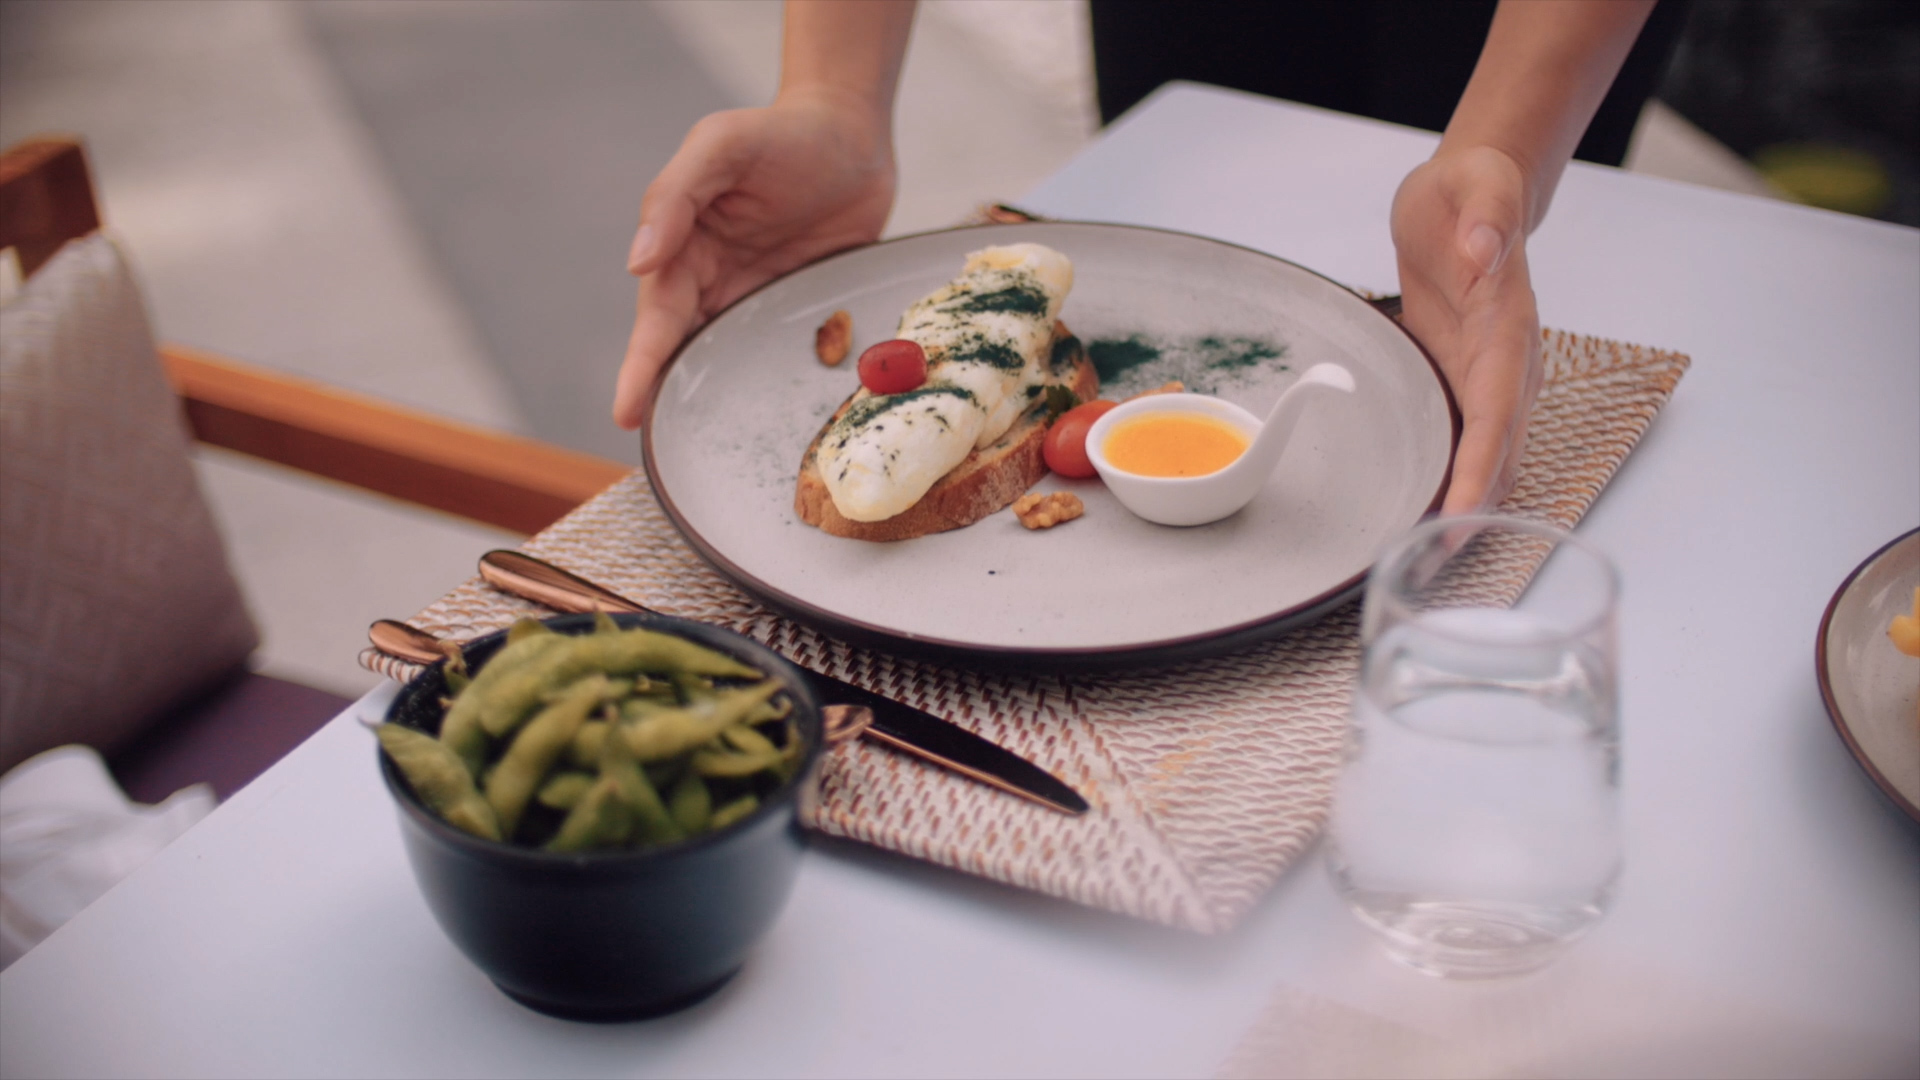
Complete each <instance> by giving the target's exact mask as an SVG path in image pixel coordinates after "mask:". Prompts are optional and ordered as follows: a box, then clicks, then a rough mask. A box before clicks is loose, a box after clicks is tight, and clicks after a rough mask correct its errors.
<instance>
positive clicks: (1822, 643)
mask: <svg viewBox="0 0 1920 1080" xmlns="http://www.w3.org/2000/svg"><path fill="white" fill-rule="evenodd" d="M1915 533H1920V528H1914V529H1908V530H1907V531H1906V532H1903V533H1901V534H1900V535H1899V536H1896V537H1894V538H1893V539H1891V540H1889V541H1887V542H1886V543H1884V544H1882V545H1880V547H1879V549H1878V550H1876V551H1875V552H1874V553H1873V554H1871V555H1869V556H1867V557H1866V558H1865V559H1863V560H1861V563H1860V565H1859V566H1856V567H1854V568H1853V573H1851V574H1848V575H1847V579H1846V580H1845V581H1842V582H1841V583H1840V587H1839V588H1838V589H1835V590H1834V591H1833V599H1831V600H1829V601H1827V610H1826V612H1825V613H1824V614H1822V615H1821V616H1820V632H1819V634H1817V635H1816V636H1815V637H1814V639H1813V670H1814V674H1815V675H1816V676H1817V677H1818V678H1819V680H1820V700H1821V702H1822V703H1824V704H1825V705H1826V707H1827V719H1829V720H1831V721H1833V730H1835V731H1837V732H1839V733H1840V741H1841V742H1843V743H1846V744H1847V752H1848V753H1850V754H1852V755H1853V760H1854V761H1856V762H1858V763H1859V765H1860V768H1861V769H1862V770H1864V771H1865V772H1866V774H1867V778H1868V779H1870V780H1872V781H1873V785H1874V786H1875V787H1877V788H1879V789H1880V793H1881V794H1882V795H1885V796H1886V797H1887V799H1888V800H1889V801H1891V802H1892V803H1893V805H1895V806H1897V807H1899V808H1900V809H1901V810H1903V811H1905V812H1906V815H1907V816H1908V817H1910V818H1912V819H1913V820H1914V821H1915V822H1916V823H1920V806H1915V805H1914V804H1913V800H1911V799H1909V798H1907V797H1906V796H1905V795H1903V794H1901V792H1900V790H1899V789H1898V788H1895V787H1894V786H1893V781H1891V780H1889V779H1887V775H1886V774H1885V773H1883V772H1881V771H1880V768H1879V766H1877V765H1875V764H1874V763H1873V758H1871V757H1869V756H1868V755H1867V751H1866V748H1865V747H1863V746H1861V745H1860V740H1858V739H1856V738H1854V735H1853V729H1852V728H1851V727H1849V726H1848V724H1847V718H1846V717H1845V716H1843V715H1841V712H1840V702H1839V701H1838V700H1836V699H1835V698H1834V696H1833V679H1832V677H1831V669H1830V668H1829V666H1828V663H1827V632H1828V630H1830V629H1831V628H1832V626H1833V613H1834V612H1835V611H1836V610H1838V609H1839V607H1840V601H1841V600H1842V599H1843V598H1844V597H1845V596H1846V595H1847V590H1849V589H1851V588H1853V583H1854V582H1855V581H1857V580H1859V578H1860V575H1861V574H1864V573H1866V572H1867V570H1868V569H1869V568H1871V567H1872V566H1873V564H1874V563H1876V562H1879V561H1880V557H1881V556H1883V555H1885V554H1886V553H1887V552H1889V551H1892V550H1893V549H1894V548H1896V547H1898V546H1899V545H1900V544H1901V543H1903V542H1905V541H1906V540H1908V539H1909V538H1911V537H1912V536H1913V535H1914V534H1915Z"/></svg>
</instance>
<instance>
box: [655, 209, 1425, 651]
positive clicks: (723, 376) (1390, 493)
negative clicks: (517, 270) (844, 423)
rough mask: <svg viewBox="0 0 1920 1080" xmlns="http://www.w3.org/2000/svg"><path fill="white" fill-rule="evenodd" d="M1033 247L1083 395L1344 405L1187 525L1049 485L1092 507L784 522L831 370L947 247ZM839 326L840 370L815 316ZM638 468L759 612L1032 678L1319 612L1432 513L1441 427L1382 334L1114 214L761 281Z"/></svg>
mask: <svg viewBox="0 0 1920 1080" xmlns="http://www.w3.org/2000/svg"><path fill="white" fill-rule="evenodd" d="M1018 241H1033V242H1036V243H1041V244H1046V245H1048V246H1050V247H1053V248H1055V249H1057V250H1059V251H1061V252H1063V253H1064V254H1066V256H1067V257H1068V258H1070V259H1072V260H1073V265H1074V281H1075V283H1074V288H1073V292H1072V294H1071V295H1070V296H1068V298H1067V301H1066V305H1065V307H1064V308H1063V309H1062V311H1061V320H1062V321H1063V322H1065V323H1066V324H1067V325H1068V326H1069V327H1070V328H1071V329H1072V330H1073V332H1074V333H1075V334H1077V335H1078V336H1079V337H1080V338H1081V339H1082V340H1083V341H1085V342H1086V343H1087V345H1088V348H1089V351H1090V352H1091V353H1092V355H1093V357H1094V360H1095V362H1096V366H1098V367H1099V368H1100V369H1101V378H1102V384H1103V385H1102V388H1101V391H1102V396H1103V397H1108V398H1118V397H1126V396H1128V395H1130V394H1133V393H1136V392H1138V391H1140V390H1144V389H1147V388H1149V387H1155V386H1159V385H1160V384H1162V383H1164V382H1166V381H1168V380H1171V379H1178V380H1180V381H1183V382H1185V383H1186V384H1187V388H1188V389H1189V390H1194V391H1198V392H1202V393H1208V394H1217V395H1219V396H1220V397H1223V398H1226V399H1228V400H1230V401H1234V402H1237V403H1239V404H1240V405H1243V406H1245V407H1246V408H1248V409H1251V410H1252V411H1253V412H1254V413H1255V414H1258V415H1265V413H1266V410H1267V408H1268V406H1269V405H1271V404H1272V402H1273V401H1274V399H1275V398H1276V397H1278V396H1279V395H1280V393H1281V392H1282V391H1284V390H1285V389H1286V388H1287V387H1288V386H1289V385H1291V383H1292V381H1293V380H1294V379H1295V378H1297V377H1298V375H1297V373H1298V372H1300V371H1304V370H1306V369H1307V368H1308V367H1311V366H1312V365H1313V364H1316V363H1319V362H1322V361H1334V362H1338V363H1341V364H1344V365H1346V366H1347V367H1348V368H1349V369H1350V370H1351V371H1352V372H1353V374H1354V377H1355V379H1356V381H1357V383H1358V388H1357V390H1356V392H1355V393H1353V394H1351V395H1345V396H1342V397H1340V398H1339V399H1338V400H1335V401H1332V402H1330V403H1329V404H1327V406H1326V407H1325V408H1322V409H1318V410H1316V411H1314V412H1312V413H1311V414H1310V415H1309V416H1308V417H1307V418H1306V419H1305V420H1304V421H1303V422H1302V425H1301V427H1300V428H1299V429H1298V430H1297V432H1296V434H1295V436H1294V439H1293V441H1292V443H1291V444H1289V446H1288V449H1287V452H1286V456H1285V457H1284V458H1283V459H1282V461H1281V463H1280V466H1279V468H1278V469H1277V470H1276V471H1275V473H1274V475H1273V477H1272V479H1271V480H1270V481H1269V482H1268V484H1267V486H1266V488H1265V489H1264V490H1263V491H1262V492H1261V494H1260V495H1259V496H1257V497H1256V498H1255V499H1254V501H1253V502H1252V504H1250V505H1249V506H1248V507H1247V508H1246V509H1244V510H1242V511H1241V512H1239V513H1238V514H1235V515H1234V516H1232V517H1230V518H1227V519H1226V520H1224V521H1220V522H1216V523H1214V524H1211V525H1204V526H1200V527H1198V528H1170V527H1166V526H1161V525H1152V524H1148V523H1147V522H1145V521H1142V520H1140V519H1139V518H1136V517H1134V516H1132V515H1131V514H1129V513H1128V512H1127V511H1126V510H1125V509H1124V508H1122V507H1121V506H1120V504H1119V503H1118V502H1117V501H1115V500H1114V499H1113V498H1112V497H1111V496H1110V495H1108V494H1107V492H1106V490H1105V489H1104V488H1103V487H1102V486H1101V484H1100V482H1099V481H1098V480H1080V481H1075V480H1064V479H1062V478H1059V477H1055V476H1049V477H1047V478H1046V479H1045V480H1043V481H1042V482H1041V483H1040V485H1039V487H1038V488H1036V490H1039V491H1050V490H1056V489H1065V490H1070V491H1073V492H1075V493H1076V494H1078V495H1079V496H1080V497H1081V498H1082V499H1083V500H1085V502H1086V507H1087V512H1086V516H1085V517H1084V518H1082V519H1080V520H1077V521H1074V522H1071V523H1068V524H1066V525H1062V526H1060V527H1058V528H1055V529H1051V530H1046V531H1042V532H1028V531H1027V530H1026V529H1024V528H1022V527H1021V526H1020V524H1019V522H1018V521H1017V520H1015V518H1014V516H1013V514H1012V512H1011V511H1004V510H1003V511H1001V512H1000V513H997V514H994V515H993V516H991V517H988V518H987V519H985V520H983V521H980V522H978V523H976V524H974V525H972V526H969V527H967V528H965V529H957V530H954V531H952V532H946V533H940V534H937V535H934V536H928V537H923V538H920V539H917V540H910V541H906V542H901V543H891V544H881V543H870V542H864V541H854V540H846V539H842V538H839V537H834V536H829V535H827V534H826V533H823V532H820V531H819V530H817V529H814V528H812V527H810V526H808V525H806V524H804V523H802V522H801V521H800V520H799V519H798V518H797V517H796V516H795V514H794V510H793V496H794V478H795V473H796V471H797V470H798V468H799V465H800V457H801V454H802V453H803V452H804V451H805V450H806V447H807V444H808V443H809V442H810V441H811V440H812V439H813V436H814V434H815V433H816V432H817V431H818V430H819V428H820V425H821V424H823V423H824V422H825V421H826V419H827V418H828V417H829V416H831V415H832V414H833V411H834V410H835V409H836V408H837V407H838V406H839V404H840V402H841V401H842V400H844V399H845V398H846V397H847V395H849V394H851V393H852V392H853V391H854V390H855V389H856V388H857V387H858V384H859V380H858V375H857V374H856V372H855V365H854V363H853V360H852V359H851V357H857V356H858V355H859V353H860V351H861V350H863V349H865V348H866V347H867V346H869V345H872V344H873V343H875V342H877V341H882V340H885V339H887V338H890V337H892V336H893V333H894V329H895V326H896V324H897V323H898V321H899V318H900V313H901V312H902V311H904V310H905V309H906V307H907V305H908V304H910V303H911V302H913V301H914V300H917V299H919V298H920V297H921V296H924V295H926V294H927V293H928V292H931V291H932V290H933V289H935V288H936V287H938V286H940V285H942V284H944V283H945V282H947V281H949V280H951V279H952V278H953V277H954V276H955V275H957V274H958V273H959V272H960V266H961V263H962V262H963V261H964V259H965V257H966V255H967V253H969V252H972V251H976V250H978V249H980V248H983V247H986V246H988V245H990V244H1006V243H1014V242H1018ZM836 308H845V309H846V310H848V311H850V312H851V313H852V314H853V325H854V345H853V353H852V354H851V356H850V358H849V360H848V361H847V362H846V363H843V364H842V365H840V366H839V367H837V368H829V367H826V366H824V365H822V364H821V363H820V362H819V361H818V360H816V359H815V358H814V355H813V335H814V330H815V328H816V327H818V326H819V325H820V323H821V322H823V321H824V320H825V319H826V318H827V316H828V315H829V314H831V313H832V312H833V311H834V310H835V309H836ZM655 389H656V393H655V395H654V399H653V404H652V406H651V415H650V416H649V418H648V421H647V425H646V432H647V435H646V440H645V460H646V468H647V474H648V476H649V478H650V479H651V480H652V481H653V485H654V491H655V492H656V493H657V494H658V496H659V498H660V502H661V505H662V506H663V507H664V508H665V509H666V512H667V514H668V515H669V516H670V517H671V518H672V520H673V522H674V524H675V525H676V526H678V527H679V529H680V531H681V533H682V534H684V535H685V536H686V538H687V540H688V541H689V542H690V543H692V544H693V546H694V547H695V548H696V549H697V550H698V551H699V552H700V553H701V554H702V555H703V556H704V557H705V558H706V559H707V560H708V561H709V562H711V563H712V564H713V565H714V566H715V567H717V568H718V569H719V570H720V571H721V572H722V573H723V574H725V575H727V576H728V577H730V578H731V579H733V580H734V581H735V582H737V583H738V584H739V585H741V586H742V587H743V588H745V589H746V590H748V591H749V592H751V593H753V594H754V595H755V596H757V597H759V598H760V599H761V600H763V601H764V602H766V603H767V604H769V605H770V606H772V607H774V608H776V609H779V610H781V611H784V612H786V613H788V614H789V615H792V616H794V617H796V618H799V619H800V620H802V621H805V622H808V623H811V624H812V625H814V626H816V627H818V628H820V629H822V630H824V631H826V632H828V633H830V634H833V635H836V636H839V637H843V638H847V639H851V640H855V641H860V642H862V643H866V644H872V645H877V646H880V647H882V648H887V649H892V650H894V651H901V652H909V653H918V654H934V655H938V656H942V657H945V658H947V659H964V660H967V661H971V662H982V661H986V662H992V661H996V660H998V661H1003V662H1005V661H1011V662H1015V663H1020V664H1027V665H1034V666H1042V667H1064V666H1098V665H1102V664H1109V663H1118V662H1133V661H1138V660H1171V659H1182V658H1187V657H1191V656H1196V655H1204V654H1209V653H1213V652H1219V651H1224V650H1227V649H1231V648H1235V647H1237V646H1240V645H1243V644H1246V643H1248V642H1251V641H1254V640H1258V639H1260V638H1262V637H1265V636H1269V635H1271V634H1274V633H1276V632H1278V631H1280V630H1283V629H1286V628H1288V627H1290V626H1293V625H1297V624H1299V623H1301V622H1303V621H1306V620H1308V619H1311V618H1314V617H1317V616H1318V615H1320V614H1322V613H1324V612H1325V611H1327V610H1329V609H1330V608H1332V607H1333V606H1335V605H1337V604H1338V603H1340V602H1341V601H1343V600H1345V599H1347V598H1349V597H1350V596H1352V595H1353V594H1354V591H1355V590H1356V589H1357V588H1358V587H1359V584H1360V582H1361V580H1362V578H1363V577H1364V575H1365V573H1366V570H1367V567H1368V565H1369V564H1370V563H1371V562H1372V561H1373V558H1374V555H1375V553H1376V552H1377V551H1379V549H1380V548H1381V546H1382V545H1383V544H1385V543H1386V542H1387V541H1388V540H1389V539H1390V538H1392V537H1394V536H1396V535H1398V534H1399V533H1401V532H1403V531H1404V530H1406V529H1407V528H1408V527H1410V526H1411V525H1413V524H1414V522H1416V521H1418V520H1419V519H1420V518H1421V516H1422V515H1424V514H1426V513H1427V512H1428V511H1429V510H1431V509H1432V508H1434V507H1435V506H1437V505H1438V503H1439V499H1440V495H1441V493H1442V491H1443V489H1444V486H1445V482H1446V477H1447V470H1448V467H1449V465H1450V463H1451V461H1452V453H1453V446H1454V442H1455V440H1456V438H1457V434H1458V431H1457V429H1458V419H1457V416H1456V414H1455V412H1454V409H1453V406H1452V401H1451V398H1450V397H1449V396H1448V393H1447V390H1446V387H1445V384H1444V383H1443V382H1442V380H1441V378H1440V375H1439V372H1438V371H1437V370H1436V369H1435V368H1434V366H1433V364H1432V362H1431V361H1430V360H1429V359H1428V358H1427V356H1426V354H1425V353H1424V352H1423V351H1422V350H1421V349H1420V347H1419V346H1418V345H1416V344H1415V343H1414V341H1413V339H1412V338H1411V337H1410V336H1408V335H1407V333H1406V332H1405V331H1403V330H1402V329H1401V328H1400V326H1399V324H1397V323H1395V322H1394V321H1392V320H1391V319H1388V318H1387V317H1385V316H1384V315H1381V314H1380V313H1379V312H1377V311H1375V310H1374V308H1373V307H1372V305H1370V304H1368V303H1367V302H1366V301H1365V300H1362V299H1361V298H1360V297H1358V296H1356V295H1355V294H1353V293H1352V292H1350V291H1348V290H1347V289H1345V288H1343V287H1341V286H1340V285H1338V284H1336V283H1334V282H1332V281H1329V280H1327V279H1326V278H1323V277H1320V276H1319V275H1317V274H1314V273H1313V272H1311V271H1309V270H1306V269H1303V268H1301V267H1299V266H1296V265H1294V264H1292V263H1289V262H1285V261H1283V260H1280V259H1276V258H1273V257H1272V256H1269V255H1265V254H1262V253H1260V252H1256V251H1250V250H1248V249H1245V248H1240V247H1235V246H1233V245H1231V244H1226V243H1222V242H1219V241H1216V240H1208V239H1204V238H1201V237H1196V236H1189V235H1185V234H1181V233H1171V232H1163V231H1160V230H1154V229H1143V228H1135V227H1130V226H1118V225H1094V224H1074V223H1044V224H1022V225H1002V226H983V227H979V228H971V229H959V230H953V231H948V232H939V233H926V234H922V235H918V236H909V237H903V238H901V239H898V240H893V241H889V242H887V243H882V244H875V245H873V246H871V247H865V248H859V249H856V250H853V251H849V252H845V253H843V254H840V255H837V256H834V257H832V258H829V259H826V260H824V261H822V262H818V263H815V264H813V265H811V266H808V267H805V268H803V269H801V270H798V271H796V272H794V273H792V274H790V275H788V276H786V277H784V278H781V279H779V280H777V281H774V282H771V283H769V284H768V285H766V286H765V287H763V288H761V289H760V290H759V291H757V292H755V293H753V294H751V295H749V296H747V297H746V298H744V299H742V300H741V301H739V302H738V303H736V304H734V305H733V306H732V307H730V308H728V309H727V310H726V311H725V312H723V313H721V314H720V315H719V316H718V317H717V318H715V319H714V320H713V322H711V323H710V324H708V325H707V326H706V327H705V328H704V329H703V330H702V331H701V332H700V333H699V335H698V336H697V337H695V338H694V339H693V340H691V341H689V342H688V343H687V344H686V345H685V346H683V347H682V349H681V351H680V353H679V354H678V355H677V356H676V357H675V359H674V360H673V362H672V363H671V364H670V365H669V366H668V367H667V369H666V370H665V371H664V372H663V373H662V375H661V379H660V382H659V384H658V385H657V386H656V388H655Z"/></svg>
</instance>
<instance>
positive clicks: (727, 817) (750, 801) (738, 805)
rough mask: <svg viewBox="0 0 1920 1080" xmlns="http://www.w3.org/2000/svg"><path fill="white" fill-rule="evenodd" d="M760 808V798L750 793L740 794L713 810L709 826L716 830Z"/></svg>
mask: <svg viewBox="0 0 1920 1080" xmlns="http://www.w3.org/2000/svg"><path fill="white" fill-rule="evenodd" d="M758 809H760V800H759V799H758V798H755V797H754V796H752V795H742V796H740V797H739V798H737V799H735V800H733V801H732V802H730V803H728V804H727V805H725V806H722V807H720V808H719V809H717V810H715V811H714V812H713V821H712V822H711V823H710V824H709V825H708V827H709V828H711V829H713V830H715V831H718V830H720V829H724V828H726V827H727V826H729V825H731V824H733V823H734V822H736V821H739V820H740V819H741V818H743V817H746V816H747V815H748V814H751V813H753V812H754V811H755V810H758Z"/></svg>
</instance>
